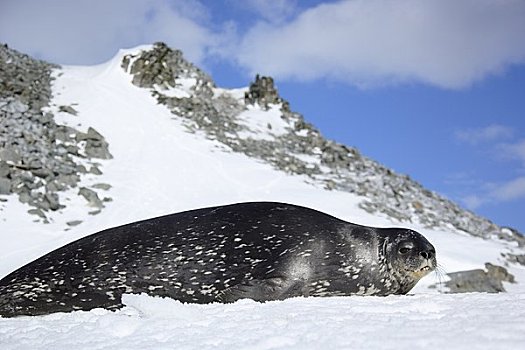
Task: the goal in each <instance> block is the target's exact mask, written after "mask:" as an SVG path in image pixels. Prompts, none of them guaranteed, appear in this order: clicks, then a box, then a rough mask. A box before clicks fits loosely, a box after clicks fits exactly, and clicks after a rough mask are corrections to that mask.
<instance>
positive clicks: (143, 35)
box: [0, 0, 220, 64]
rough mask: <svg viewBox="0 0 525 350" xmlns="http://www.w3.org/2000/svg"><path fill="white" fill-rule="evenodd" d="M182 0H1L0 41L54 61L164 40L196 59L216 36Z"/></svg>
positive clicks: (198, 10) (103, 55)
mask: <svg viewBox="0 0 525 350" xmlns="http://www.w3.org/2000/svg"><path fill="white" fill-rule="evenodd" d="M208 16H209V14H207V13H206V9H205V8H204V7H203V6H202V5H201V4H200V3H198V2H192V3H188V2H187V1H183V0H173V1H168V0H163V1H155V0H112V1H105V0H76V1H69V0H41V1H28V0H3V1H2V4H1V5H0V41H2V42H6V43H8V44H9V45H10V46H12V47H14V48H17V49H18V50H20V51H23V52H26V53H29V54H31V55H35V56H37V57H41V58H45V59H47V60H50V61H53V62H56V63H69V64H73V63H80V62H81V63H84V64H85V62H90V63H97V62H101V61H104V60H107V59H109V58H110V57H111V56H112V55H113V54H114V53H115V52H116V51H117V50H118V49H119V48H124V47H132V46H136V45H140V44H149V43H153V42H155V41H165V42H167V43H168V44H169V45H171V46H174V47H177V48H180V49H182V50H183V51H184V53H185V55H186V56H187V57H189V58H190V59H192V60H194V61H196V62H200V61H202V60H203V59H204V57H205V55H206V51H207V49H208V48H209V47H211V46H215V45H217V43H218V42H219V41H220V35H219V34H215V33H213V32H212V31H210V30H209V29H207V27H206V26H205V25H203V24H200V22H205V20H206V19H207V18H208Z"/></svg>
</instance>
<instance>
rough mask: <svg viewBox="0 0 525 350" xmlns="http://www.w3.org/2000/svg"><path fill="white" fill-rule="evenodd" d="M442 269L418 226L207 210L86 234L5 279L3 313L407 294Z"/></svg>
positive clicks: (290, 209) (0, 291)
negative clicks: (141, 300) (134, 303)
mask: <svg viewBox="0 0 525 350" xmlns="http://www.w3.org/2000/svg"><path fill="white" fill-rule="evenodd" d="M435 266H436V258H435V250H434V247H433V246H432V245H431V244H430V243H429V242H428V241H427V240H426V239H425V238H424V237H423V236H421V235H420V234H418V233H417V232H415V231H411V230H407V229H399V228H374V227H367V226H360V225H355V224H351V223H348V222H345V221H342V220H339V219H337V218H335V217H332V216H330V215H327V214H324V213H321V212H318V211H316V210H313V209H309V208H304V207H299V206H295V205H290V204H283V203H273V202H253V203H240V204H233V205H227V206H220V207H213V208H205V209H197V210H192V211H187V212H182V213H177V214H172V215H167V216H163V217H158V218H154V219H149V220H145V221H140V222H136V223H132V224H128V225H124V226H119V227H115V228H110V229H107V230H104V231H101V232H99V233H95V234H93V235H90V236H87V237H84V238H82V239H80V240H77V241H75V242H72V243H70V244H68V245H66V246H64V247H61V248H59V249H57V250H55V251H52V252H51V253H49V254H47V255H45V256H43V257H41V258H39V259H37V260H35V261H33V262H31V263H29V264H27V265H26V266H24V267H22V268H20V269H18V270H16V271H14V272H13V273H11V274H10V275H8V276H6V277H5V278H3V279H2V280H1V281H0V315H1V316H4V317H10V316H17V315H40V314H47V313H52V312H58V311H72V310H90V309H93V308H96V307H103V308H107V309H116V308H119V307H121V306H122V304H121V296H122V294H123V293H142V292H144V293H147V294H149V295H156V296H164V297H170V298H173V299H176V300H180V301H182V302H188V303H210V302H233V301H235V300H238V299H241V298H250V299H254V300H257V301H268V300H278V299H285V298H289V297H295V296H335V295H339V296H341V295H352V294H360V295H388V294H405V293H407V292H408V291H409V290H410V289H411V288H412V287H413V286H414V285H415V284H416V283H417V281H418V280H419V279H420V278H421V277H423V276H424V275H426V274H427V273H428V272H429V271H430V270H432V269H434V268H435Z"/></svg>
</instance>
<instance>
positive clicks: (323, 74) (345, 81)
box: [0, 0, 525, 232]
mask: <svg viewBox="0 0 525 350" xmlns="http://www.w3.org/2000/svg"><path fill="white" fill-rule="evenodd" d="M0 41H1V42H4V43H7V44H9V45H10V46H11V47H13V48H16V49H18V50H20V51H23V52H25V53H28V54H31V55H33V56H36V57H38V58H42V59H46V60H49V61H52V62H55V63H61V64H83V65H86V64H96V63H101V62H104V61H106V60H108V59H110V58H111V57H112V56H113V55H114V54H115V53H116V51H117V50H118V49H119V48H129V47H133V46H136V45H140V44H147V43H153V42H155V41H164V42H166V43H168V44H169V45H170V46H172V47H176V48H180V49H182V50H183V51H184V53H185V55H186V57H188V58H189V59H191V60H192V61H194V62H196V63H197V64H199V65H201V66H202V67H203V68H204V69H205V70H207V71H208V72H209V73H210V74H211V75H212V76H213V77H214V78H215V80H216V81H217V83H218V84H219V85H221V86H225V87H239V86H245V85H247V84H248V83H249V81H250V80H252V79H253V76H254V74H256V73H261V74H266V75H271V76H273V77H274V78H275V79H276V83H277V85H278V88H279V90H280V92H281V95H282V96H283V97H284V98H286V99H288V100H289V101H290V103H291V106H292V109H294V110H295V111H298V112H301V113H302V114H304V115H305V117H306V119H307V120H309V121H310V122H312V123H314V124H315V125H316V126H318V127H319V128H320V129H321V131H322V132H323V134H324V135H325V136H327V137H329V138H332V139H335V140H337V141H339V142H343V143H345V144H348V145H351V146H356V147H357V148H359V149H360V150H361V152H362V153H364V154H365V155H367V156H370V157H372V158H374V159H376V160H378V161H380V162H382V163H384V164H385V165H387V166H389V167H391V168H393V169H394V170H396V171H399V172H402V173H406V174H409V175H410V176H411V177H412V178H414V179H415V180H417V181H419V182H420V183H422V184H423V185H424V186H426V187H428V188H430V189H432V190H434V191H437V192H440V193H441V194H443V195H445V196H447V197H449V198H451V199H453V200H455V201H458V202H460V203H461V204H462V205H463V206H465V207H467V208H470V209H472V210H474V211H475V212H477V213H479V214H482V215H484V216H486V217H488V218H490V219H491V220H493V221H495V222H496V223H498V224H500V225H508V226H513V227H516V228H518V229H519V230H520V231H521V232H525V215H524V214H525V1H523V0H347V1H316V0H301V1H299V0H266V1H265V0H243V1H241V0H237V1H235V0H207V1H205V0H203V1H189V0H186V1H183V0H180V1H179V0H2V1H0Z"/></svg>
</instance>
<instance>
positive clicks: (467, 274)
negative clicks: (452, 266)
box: [445, 263, 515, 293]
mask: <svg viewBox="0 0 525 350" xmlns="http://www.w3.org/2000/svg"><path fill="white" fill-rule="evenodd" d="M485 268H486V270H487V271H484V270H482V269H478V270H468V271H459V272H453V273H449V274H448V276H449V277H450V281H447V282H445V286H446V287H448V288H449V291H450V293H469V292H485V293H500V292H505V288H504V287H503V283H502V282H510V283H515V281H514V276H513V275H511V274H510V273H509V272H508V271H507V269H505V268H504V267H501V266H497V265H492V264H491V263H486V264H485Z"/></svg>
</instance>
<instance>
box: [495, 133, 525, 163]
mask: <svg viewBox="0 0 525 350" xmlns="http://www.w3.org/2000/svg"><path fill="white" fill-rule="evenodd" d="M498 151H499V152H500V154H501V156H502V157H503V158H506V159H517V160H519V161H521V162H522V164H523V165H525V139H522V140H520V141H518V142H516V143H506V144H501V145H499V146H498Z"/></svg>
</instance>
